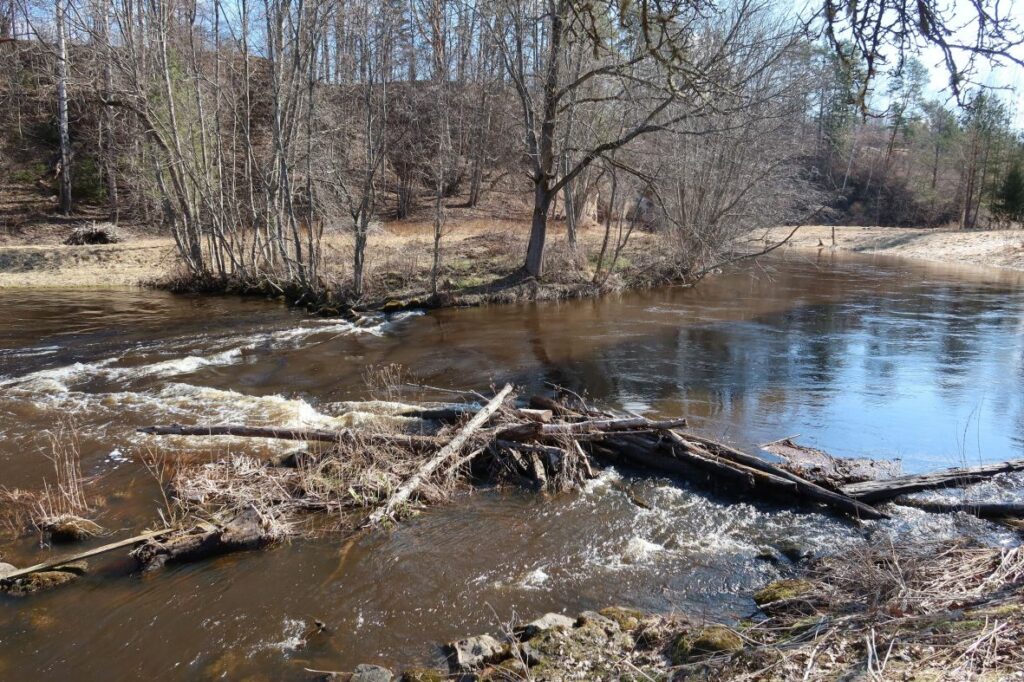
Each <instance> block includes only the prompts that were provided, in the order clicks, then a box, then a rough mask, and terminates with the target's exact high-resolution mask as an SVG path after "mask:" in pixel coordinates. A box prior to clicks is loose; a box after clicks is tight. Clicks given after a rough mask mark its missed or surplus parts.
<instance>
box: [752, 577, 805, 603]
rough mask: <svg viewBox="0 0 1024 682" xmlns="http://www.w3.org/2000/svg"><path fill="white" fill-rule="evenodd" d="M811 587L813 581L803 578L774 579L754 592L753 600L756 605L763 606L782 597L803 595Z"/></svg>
mask: <svg viewBox="0 0 1024 682" xmlns="http://www.w3.org/2000/svg"><path fill="white" fill-rule="evenodd" d="M813 589H814V583H812V582H811V581H810V580H804V579H803V578H788V579H786V580H776V581H775V582H773V583H771V584H770V585H767V586H765V587H763V588H761V589H760V590H758V591H757V592H756V593H754V601H755V602H756V603H757V605H758V606H764V605H765V604H771V603H772V602H776V601H782V600H783V599H793V598H794V597H799V596H801V595H805V594H807V593H808V592H810V591H811V590H813Z"/></svg>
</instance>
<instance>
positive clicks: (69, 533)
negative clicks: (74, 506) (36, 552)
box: [43, 514, 103, 543]
mask: <svg viewBox="0 0 1024 682" xmlns="http://www.w3.org/2000/svg"><path fill="white" fill-rule="evenodd" d="M43 529H44V530H45V531H46V532H47V533H49V534H50V540H52V541H53V542H62V543H63V542H81V541H82V540H88V539H89V538H92V537H96V536H97V535H99V534H100V533H102V532H103V528H102V527H101V526H99V525H98V524H96V523H93V522H92V521H90V520H89V519H83V518H82V517H80V516H73V515H71V514H67V515H64V516H59V517H57V518H55V519H48V520H47V521H45V522H44V523H43Z"/></svg>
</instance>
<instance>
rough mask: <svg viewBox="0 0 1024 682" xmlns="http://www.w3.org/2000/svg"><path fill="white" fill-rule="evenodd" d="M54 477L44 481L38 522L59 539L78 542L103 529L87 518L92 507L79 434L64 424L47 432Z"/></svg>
mask: <svg viewBox="0 0 1024 682" xmlns="http://www.w3.org/2000/svg"><path fill="white" fill-rule="evenodd" d="M48 436H49V439H50V454H49V455H47V457H48V458H49V459H50V461H51V462H52V463H53V471H54V480H53V482H52V483H51V482H50V481H46V482H45V483H44V484H43V492H42V494H41V495H40V496H39V500H38V505H37V508H38V515H37V517H36V519H35V525H36V526H37V527H38V528H39V529H40V530H42V531H44V532H46V533H48V534H49V535H50V537H51V539H53V540H55V541H57V542H75V541H79V540H84V539H86V538H90V537H94V536H96V535H99V534H100V533H102V532H103V528H102V527H100V526H99V525H98V524H96V523H94V522H93V521H90V520H88V519H86V518H84V516H85V515H87V514H89V513H90V512H91V511H92V508H91V507H90V505H89V501H88V498H87V496H86V492H85V477H84V476H83V475H82V465H81V461H80V458H79V448H78V434H77V433H76V431H75V429H74V428H73V427H69V426H61V427H60V428H59V429H58V430H57V431H54V432H50V433H49V434H48Z"/></svg>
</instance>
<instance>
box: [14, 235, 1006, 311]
mask: <svg viewBox="0 0 1024 682" xmlns="http://www.w3.org/2000/svg"><path fill="white" fill-rule="evenodd" d="M502 228H503V229H504V230H506V231H508V229H509V226H508V225H507V224H505V225H503V226H502ZM835 229H836V245H835V247H833V246H832V245H831V232H832V228H831V227H830V226H824V225H809V226H805V227H801V228H800V229H799V230H798V231H797V233H796V234H795V235H794V236H793V238H792V239H791V240H790V241H789V242H788V243H787V244H786V245H785V246H783V247H782V248H781V249H779V250H778V252H777V254H785V253H787V252H793V251H798V252H803V253H821V252H822V251H825V252H829V253H852V254H862V255H883V256H892V257H899V258H903V259H907V260H908V261H911V262H921V263H932V264H936V263H938V264H943V265H967V266H973V267H981V268H994V269H997V270H1002V271H1015V272H1024V232H1021V231H1015V230H999V231H996V230H987V231H960V230H932V229H917V228H897V227H836V228H835ZM791 230H792V228H787V227H776V228H771V229H769V230H767V231H758V232H756V233H750V234H749V235H748V236H747V238H746V240H745V241H744V242H742V243H741V244H740V245H739V246H740V247H746V248H747V249H750V248H751V247H752V246H753V245H758V247H760V246H761V245H763V244H765V243H766V242H775V241H778V240H780V239H783V238H785V237H786V235H787V234H789V232H790V231H791ZM409 232H410V231H409V230H405V231H404V233H403V232H387V233H385V234H383V235H381V239H380V241H381V242H382V247H381V248H383V249H387V250H391V251H394V250H396V249H401V248H404V247H408V246H410V245H411V244H412V243H413V242H414V241H416V240H418V239H420V238H418V237H416V236H410V234H409ZM591 232H593V231H591ZM482 233H483V230H473V233H472V235H471V236H466V237H463V238H462V239H456V240H452V242H451V244H450V246H449V248H450V249H451V252H450V253H449V254H448V255H447V258H448V259H449V262H450V263H451V264H452V265H451V269H452V270H454V272H451V271H450V272H448V273H446V274H447V276H446V278H445V284H446V285H447V289H446V290H444V291H442V292H440V294H439V296H438V299H437V300H436V301H435V302H434V303H433V304H432V305H429V306H427V307H438V306H440V307H452V306H466V305H479V304H482V303H507V302H516V301H524V300H529V301H536V300H552V299H566V298H586V297H593V296H597V295H601V294H603V293H607V292H608V291H621V290H623V289H641V288H645V287H648V286H651V285H652V284H656V283H658V282H660V281H663V280H664V279H665V278H664V277H661V276H659V274H658V273H657V272H651V269H650V268H649V267H647V266H649V265H650V263H647V264H636V263H633V262H632V259H633V258H635V257H636V256H637V254H638V253H641V252H642V251H643V246H644V243H645V242H647V241H649V240H647V239H640V240H638V243H637V244H636V245H634V247H633V248H632V249H630V251H631V253H630V254H629V258H626V261H627V262H626V263H625V264H624V265H622V266H621V267H620V268H619V269H618V270H617V271H616V272H615V273H614V275H613V277H612V278H610V279H609V281H608V282H606V283H605V285H603V286H602V285H599V284H593V283H591V282H590V281H589V280H588V278H587V277H586V273H584V274H583V276H580V277H576V278H574V279H572V280H570V279H566V278H564V277H558V276H553V275H549V277H548V278H547V279H546V280H545V281H542V282H539V283H538V282H536V281H535V280H532V279H530V280H523V281H521V282H518V283H516V282H514V281H509V280H510V279H511V275H512V273H513V272H514V270H515V265H516V263H517V262H518V261H514V260H512V261H510V260H509V257H508V255H507V254H501V262H500V263H497V262H495V261H496V258H495V255H496V254H493V253H491V254H483V255H482V256H481V254H478V253H475V252H474V247H477V246H478V244H474V242H479V240H480V237H479V235H480V234H482ZM592 236H593V235H592ZM643 236H646V235H643ZM333 241H335V242H336V243H337V244H339V246H340V244H341V243H342V242H343V241H344V240H343V238H342V239H335V240H333ZM381 260H382V262H383V263H384V267H383V268H382V271H383V273H382V278H383V279H385V280H386V279H387V278H388V276H389V275H390V274H391V272H390V270H391V269H395V267H396V266H395V264H394V263H393V262H392V260H393V257H392V256H391V254H390V253H387V254H385V255H384V257H383V258H382V259H381ZM176 271H177V263H176V259H175V253H174V242H173V240H172V239H170V238H165V237H150V236H146V237H142V238H138V239H129V240H128V241H124V242H120V243H117V244H105V245H96V246H65V245H62V244H19V245H9V244H6V245H2V246H0V289H67V288H94V289H103V288H112V287H151V286H153V283H154V282H158V281H169V280H171V279H173V277H174V274H175V272H176ZM557 271H558V268H555V267H552V268H550V272H552V273H555V272H557ZM498 282H503V284H501V285H500V286H495V285H496V284H497V283H498ZM403 284H404V285H399V286H397V287H392V289H387V288H386V287H385V288H379V289H378V290H376V291H373V295H371V296H368V299H369V300H371V301H375V302H376V303H375V304H374V305H369V306H366V307H367V308H368V309H374V308H376V309H380V308H384V307H390V308H391V309H400V308H406V307H410V305H415V306H416V307H424V300H425V299H426V298H427V296H425V295H424V289H423V287H422V286H418V285H419V284H421V283H420V282H418V280H416V279H414V278H413V279H410V281H406V282H404V283H403Z"/></svg>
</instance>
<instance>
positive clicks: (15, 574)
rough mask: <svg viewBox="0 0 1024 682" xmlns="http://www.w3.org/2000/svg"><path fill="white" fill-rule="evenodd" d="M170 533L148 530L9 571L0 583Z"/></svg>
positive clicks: (171, 530) (170, 531) (166, 530)
mask: <svg viewBox="0 0 1024 682" xmlns="http://www.w3.org/2000/svg"><path fill="white" fill-rule="evenodd" d="M172 532H174V531H173V529H172V528H163V529H160V530H150V531H146V532H145V533H140V534H138V535H134V536H132V537H130V538H124V539H123V540H118V541H117V542H111V543H109V544H106V545H102V546H100V547H93V548H92V549H87V550H85V551H84V552H78V553H76V554H69V555H67V556H62V557H58V558H56V559H49V560H47V561H44V562H42V563H38V564H35V565H34V566H28V567H27V568H19V569H17V570H14V571H11V572H10V573H7V574H6V575H4V576H3V577H2V578H0V583H2V582H7V581H11V580H15V579H17V578H21V577H24V576H26V575H30V574H32V573H38V572H40V571H46V570H49V569H51V568H56V567H58V566H63V565H65V564H70V563H74V562H76V561H81V560H82V559H88V558H89V557H94V556H98V555H100V554H106V553H107V552H111V551H113V550H115V549H121V548H122V547H129V546H131V545H139V544H142V543H143V542H146V541H147V540H151V539H153V538H156V537H159V536H161V535H167V534H168V533H172Z"/></svg>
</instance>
